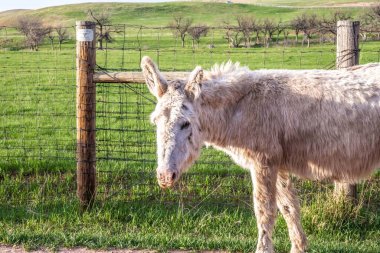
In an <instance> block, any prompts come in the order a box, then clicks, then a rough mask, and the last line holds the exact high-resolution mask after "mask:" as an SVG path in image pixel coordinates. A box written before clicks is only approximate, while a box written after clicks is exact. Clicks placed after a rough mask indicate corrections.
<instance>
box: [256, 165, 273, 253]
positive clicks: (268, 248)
mask: <svg viewBox="0 0 380 253" xmlns="http://www.w3.org/2000/svg"><path fill="white" fill-rule="evenodd" d="M251 173H252V179H253V185H254V186H253V198H254V208H255V216H256V222H257V228H258V233H259V235H258V242H257V249H256V253H273V252H274V247H273V242H272V232H273V227H274V222H275V219H276V215H277V207H276V181H277V169H275V168H271V167H267V166H263V165H258V164H255V169H253V170H252V171H251Z"/></svg>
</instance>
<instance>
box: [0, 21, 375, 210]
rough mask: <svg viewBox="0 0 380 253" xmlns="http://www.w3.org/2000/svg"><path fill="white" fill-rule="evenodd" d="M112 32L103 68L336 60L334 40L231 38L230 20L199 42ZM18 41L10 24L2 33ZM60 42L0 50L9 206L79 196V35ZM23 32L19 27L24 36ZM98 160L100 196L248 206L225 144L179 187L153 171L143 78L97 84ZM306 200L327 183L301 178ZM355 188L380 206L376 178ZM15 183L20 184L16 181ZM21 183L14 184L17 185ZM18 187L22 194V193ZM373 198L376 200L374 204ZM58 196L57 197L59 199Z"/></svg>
mask: <svg viewBox="0 0 380 253" xmlns="http://www.w3.org/2000/svg"><path fill="white" fill-rule="evenodd" d="M114 30H117V33H115V35H114V40H113V41H112V42H107V41H105V42H104V44H103V48H101V49H98V50H97V52H96V53H97V65H98V70H102V71H132V70H140V61H141V58H142V57H143V56H144V55H149V56H150V57H152V58H153V59H154V60H155V61H156V62H157V64H158V65H159V67H160V69H161V70H162V71H180V70H181V71H187V70H192V69H193V68H194V67H195V66H196V65H201V66H202V67H204V68H205V69H207V68H209V67H210V66H212V65H213V64H215V63H217V62H219V63H221V62H225V61H227V60H232V61H239V62H241V63H242V64H243V65H247V66H249V67H250V68H251V69H260V68H283V69H312V68H321V69H331V68H334V67H335V64H336V62H335V61H336V55H335V50H336V49H335V45H334V44H333V43H331V42H323V43H320V42H319V41H320V40H319V38H313V40H312V44H311V47H310V48H306V47H305V46H304V47H302V46H301V45H300V44H301V43H300V42H299V43H298V44H295V42H294V41H295V38H294V37H290V38H289V39H288V40H289V41H288V42H286V43H285V42H284V40H283V39H282V38H279V39H277V40H276V38H275V39H274V41H273V42H271V43H270V45H269V47H268V48H267V47H266V45H264V44H263V43H262V42H261V43H258V44H252V45H250V47H243V46H240V47H238V48H230V47H229V43H227V40H226V38H225V30H223V29H220V28H216V27H215V28H212V29H210V31H209V32H208V33H207V35H206V36H204V37H201V39H200V42H199V45H198V44H197V43H196V44H195V45H194V46H193V44H192V40H191V39H189V37H187V38H186V40H185V47H182V45H181V42H180V41H179V39H178V37H175V36H173V33H172V31H171V30H170V29H169V28H167V27H134V26H128V25H120V26H117V27H115V29H114ZM4 36H6V38H7V39H9V38H11V39H12V41H13V42H15V44H17V45H19V46H20V45H21V44H22V43H21V42H20V41H21V39H20V35H19V34H18V33H17V31H15V30H14V29H12V28H9V29H8V30H7V32H6V33H4V32H3V33H0V39H3V38H4ZM71 36H72V38H71V39H69V40H68V41H66V42H65V43H64V44H63V47H62V50H58V47H53V48H52V47H51V45H50V44H49V42H47V41H46V42H45V44H44V45H41V47H40V50H39V51H36V52H32V51H29V50H28V49H26V48H22V47H21V48H16V47H15V45H13V46H12V45H9V44H7V45H5V46H4V47H2V48H1V50H0V88H1V93H0V160H1V161H0V172H1V173H0V174H1V176H0V182H1V189H2V191H1V192H2V193H1V194H0V200H2V201H3V203H8V204H9V206H14V207H15V206H17V205H20V203H26V207H27V209H28V208H29V209H28V210H29V211H30V212H43V210H44V208H43V207H42V206H41V205H38V203H40V204H41V203H44V202H47V201H48V200H56V201H57V202H62V201H73V199H74V196H75V167H76V161H75V155H76V154H75V149H76V122H75V120H76V113H75V112H76V104H75V100H76V98H75V90H76V84H75V79H76V77H75V71H76V66H75V60H76V59H75V46H74V44H75V43H74V42H75V41H74V40H73V36H74V34H71ZM21 38H22V37H21ZM360 43H361V47H360V63H361V64H363V63H367V62H379V58H380V42H379V41H366V42H364V41H361V42H360ZM96 95H97V109H96V133H97V169H98V176H97V180H98V190H97V194H98V196H97V199H98V200H99V201H103V200H104V201H112V200H113V199H115V198H118V199H121V200H122V201H141V202H142V203H145V204H150V203H152V202H158V203H163V204H178V203H179V202H180V203H182V204H184V205H190V207H192V208H196V207H197V206H199V205H204V204H207V205H209V204H212V205H219V206H229V205H239V206H242V207H244V208H252V204H251V203H252V201H251V193H252V184H251V180H250V176H249V174H248V172H246V171H244V170H242V169H241V168H239V167H238V166H236V165H235V164H234V163H233V162H232V161H231V160H230V158H229V157H227V156H226V155H225V154H223V153H221V152H218V151H215V150H213V149H211V148H204V149H203V151H202V156H201V158H200V159H199V161H198V162H197V163H196V164H195V165H194V166H193V168H192V169H191V171H190V172H189V173H187V174H185V175H184V176H183V179H182V180H181V181H180V183H179V184H178V185H177V186H176V188H175V189H173V190H168V191H162V190H160V189H159V187H158V185H157V183H156V178H155V167H156V155H155V154H156V151H155V150H156V138H155V130H154V127H153V126H152V125H151V124H150V122H149V114H150V113H151V112H152V111H153V108H154V101H155V98H153V97H152V96H151V94H150V93H149V92H148V90H147V88H146V86H145V85H142V84H125V83H119V84H106V83H98V84H97V94H96ZM295 181H296V184H297V185H298V187H297V188H298V190H299V192H300V193H301V199H302V200H303V201H304V202H305V203H306V202H307V201H309V200H312V199H314V198H315V196H317V195H318V193H320V192H329V191H331V189H332V187H331V184H328V183H311V182H309V181H304V182H301V181H298V180H295ZM359 188H360V189H359V194H361V196H363V200H364V201H365V202H368V203H370V204H371V207H373V206H375V207H376V208H377V207H379V206H380V204H379V203H380V200H379V198H376V197H374V192H376V191H378V190H379V188H380V182H379V180H378V179H376V178H375V179H373V180H372V181H368V182H366V183H363V184H361V185H360V187H359ZM15 189H17V191H16V190H15ZM16 192H17V194H16ZM20 193H22V194H20ZM374 203H375V204H374ZM57 206H60V205H59V204H57Z"/></svg>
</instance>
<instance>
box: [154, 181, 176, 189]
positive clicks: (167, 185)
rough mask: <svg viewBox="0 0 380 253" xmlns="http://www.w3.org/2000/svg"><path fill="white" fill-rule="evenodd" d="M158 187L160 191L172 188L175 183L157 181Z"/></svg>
mask: <svg viewBox="0 0 380 253" xmlns="http://www.w3.org/2000/svg"><path fill="white" fill-rule="evenodd" d="M158 185H159V186H160V187H161V189H169V188H173V187H174V185H175V182H161V181H159V180H158Z"/></svg>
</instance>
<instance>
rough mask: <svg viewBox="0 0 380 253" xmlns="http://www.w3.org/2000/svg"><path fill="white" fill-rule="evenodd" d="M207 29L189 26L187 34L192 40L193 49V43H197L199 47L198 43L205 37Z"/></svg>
mask: <svg viewBox="0 0 380 253" xmlns="http://www.w3.org/2000/svg"><path fill="white" fill-rule="evenodd" d="M208 30H209V27H208V26H207V25H195V26H191V27H189V29H188V33H189V35H190V36H191V38H192V39H193V48H194V47H195V43H194V42H196V43H197V47H199V41H200V39H201V37H202V36H206V35H207V33H208Z"/></svg>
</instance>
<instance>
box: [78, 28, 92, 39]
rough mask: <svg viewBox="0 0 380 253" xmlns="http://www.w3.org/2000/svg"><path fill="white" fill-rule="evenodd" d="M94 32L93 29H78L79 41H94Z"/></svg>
mask: <svg viewBox="0 0 380 253" xmlns="http://www.w3.org/2000/svg"><path fill="white" fill-rule="evenodd" d="M93 40H94V31H93V30H92V29H78V30H77V41H93Z"/></svg>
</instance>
